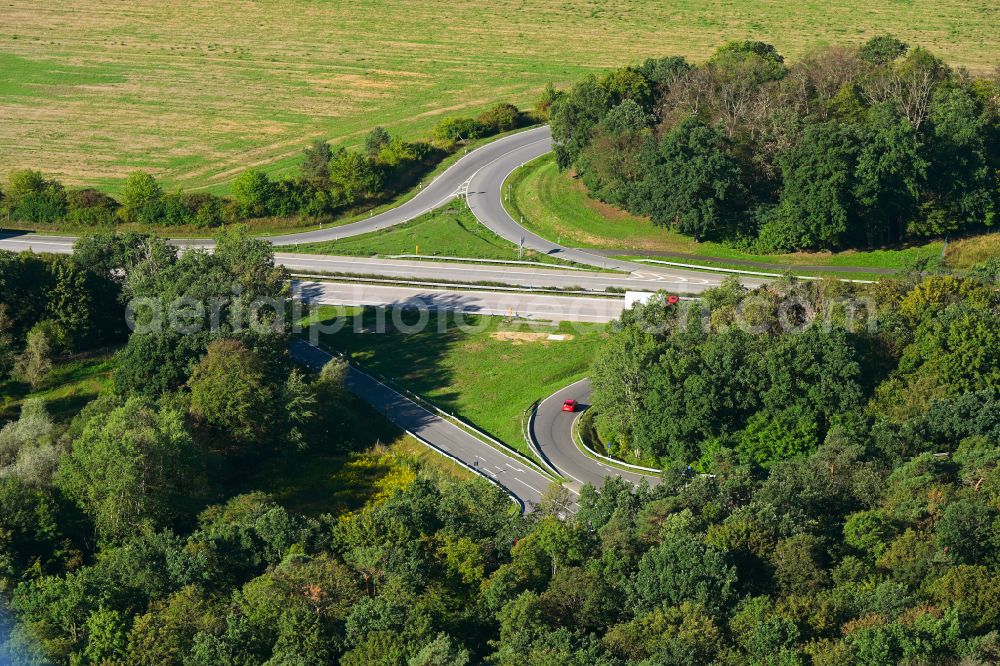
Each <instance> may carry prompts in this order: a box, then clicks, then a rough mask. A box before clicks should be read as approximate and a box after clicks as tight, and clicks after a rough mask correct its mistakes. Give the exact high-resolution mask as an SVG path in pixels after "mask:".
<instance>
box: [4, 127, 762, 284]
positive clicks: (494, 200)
mask: <svg viewBox="0 0 1000 666" xmlns="http://www.w3.org/2000/svg"><path fill="white" fill-rule="evenodd" d="M551 137H552V135H551V131H550V130H549V128H548V127H538V128H535V129H531V130H527V131H524V132H520V133H517V134H512V135H510V136H507V137H504V138H502V139H498V140H496V141H493V142H491V143H488V144H486V145H485V146H482V147H480V148H477V149H476V150H474V151H472V152H471V153H469V154H468V155H466V156H464V157H463V158H461V159H460V160H458V161H457V162H456V163H455V164H453V165H452V166H451V167H449V168H448V169H447V170H445V171H444V173H442V174H441V175H439V176H438V177H437V178H435V179H434V180H433V181H432V182H431V183H430V184H428V185H427V187H425V188H424V189H423V190H421V191H420V192H419V193H417V194H416V195H415V196H414V197H413V198H412V199H410V200H409V201H407V202H405V203H403V204H400V205H399V206H398V207H396V208H393V209H391V210H388V211H386V212H384V213H381V214H379V215H376V216H374V217H371V218H369V219H365V220H361V221H359V222H355V223H352V224H346V225H342V226H339V227H330V228H327V229H319V230H315V231H307V232H301V233H292V234H285V235H281V236H271V237H265V238H264V240H267V241H269V242H270V243H272V244H274V245H276V246H286V247H287V246H293V245H298V244H302V243H313V242H318V241H329V240H336V239H340V238H346V237H350V236H357V235H359V234H364V233H370V232H372V231H377V230H380V229H385V228H387V227H390V226H393V225H397V224H400V223H403V222H406V221H409V220H411V219H413V218H415V217H417V216H419V215H421V214H423V213H425V212H427V211H429V210H432V209H434V208H436V207H438V206H440V205H442V204H444V203H447V202H448V201H449V200H451V199H453V198H455V197H456V196H460V195H461V194H462V193H463V192H467V195H468V201H469V205H470V207H471V208H472V210H473V212H474V213H475V215H476V217H477V218H478V219H479V220H480V222H482V223H483V224H484V225H485V226H487V227H489V228H490V229H492V230H493V231H495V232H496V233H498V234H499V235H500V236H502V237H504V238H506V239H508V240H510V241H511V242H514V243H519V242H520V240H521V238H522V237H523V238H524V240H525V246H526V247H528V248H531V249H535V250H538V251H542V252H546V253H549V254H551V255H553V256H557V257H560V258H563V259H566V260H568V261H573V262H576V263H579V264H583V265H590V266H595V267H599V268H612V269H618V270H622V271H625V272H626V273H631V275H624V276H622V275H619V276H615V275H614V274H610V273H607V274H603V275H601V274H589V275H587V274H584V275H580V274H579V273H577V275H579V279H578V280H573V279H572V278H569V277H564V278H557V277H555V275H554V274H552V273H551V272H543V273H540V274H538V275H537V276H530V271H528V272H527V273H526V271H525V270H523V269H514V268H505V267H492V266H478V267H475V266H472V265H456V264H454V263H452V264H443V263H438V264H437V265H436V266H433V265H432V266H428V265H427V264H423V263H422V262H420V261H413V262H399V261H397V260H392V259H374V258H371V259H352V258H346V257H323V256H321V255H300V254H289V253H279V254H278V257H277V260H278V261H279V262H280V263H283V264H284V265H286V266H287V267H288V268H290V269H292V270H326V271H330V272H347V273H355V274H357V273H362V272H364V273H369V274H381V275H390V274H391V275H392V276H394V277H401V278H410V279H421V277H422V276H424V275H426V274H427V272H428V271H434V272H437V273H438V275H439V276H440V275H442V274H445V275H448V276H449V277H450V278H452V279H454V280H456V281H479V280H486V281H498V282H503V281H509V282H508V283H509V284H518V285H523V286H535V287H538V286H584V287H585V288H588V289H603V288H604V287H607V286H612V287H622V288H625V289H633V290H648V289H650V285H649V284H645V283H650V282H654V283H656V284H655V287H654V289H667V290H670V291H677V292H681V293H698V292H700V291H703V290H704V289H706V288H709V287H712V286H715V285H717V284H718V283H719V282H720V281H721V279H722V277H721V276H717V275H713V274H711V273H707V272H700V271H691V270H677V269H669V268H666V267H661V266H656V267H651V266H648V265H644V264H638V263H634V262H626V261H619V260H615V259H611V258H607V257H601V256H599V255H597V254H593V253H590V252H586V251H584V250H576V249H570V248H563V247H561V246H559V245H557V244H555V243H552V242H550V241H547V240H545V239H543V238H540V237H539V236H536V235H534V234H532V233H530V232H528V231H526V230H525V229H523V228H522V227H520V225H518V224H516V223H515V222H514V220H512V219H511V218H510V216H509V215H508V214H507V212H506V211H505V210H504V208H503V205H502V202H501V201H500V197H501V191H502V187H503V180H504V179H505V178H506V176H507V175H508V174H509V173H510V172H511V171H512V170H513V169H514V168H516V167H518V166H520V165H521V164H522V163H523V162H527V161H528V160H530V159H534V158H535V157H538V156H540V155H543V154H545V153H546V152H548V151H549V150H551V144H552V138H551ZM75 240H76V239H75V238H73V237H71V236H45V235H37V234H28V233H22V232H3V233H0V249H6V250H11V251H14V252H19V251H24V250H28V249H31V250H33V251H35V252H51V253H69V252H72V246H73V242H74V241H75ZM170 242H171V243H173V244H175V245H177V246H179V247H187V248H210V247H212V245H213V244H214V241H212V240H208V239H174V240H171V241H170ZM351 264H354V265H353V266H352V265H351ZM445 266H447V268H445ZM541 270H543V271H544V270H545V269H541ZM552 270H553V269H549V271H552ZM566 272H567V273H570V272H571V271H566ZM542 277H544V278H545V279H546V280H547V281H548V284H542V283H540V280H541V279H542ZM583 281H586V284H584V283H583ZM743 281H744V283H745V284H747V285H748V286H756V285H758V284H761V283H762V281H761V280H751V279H744V280H743Z"/></svg>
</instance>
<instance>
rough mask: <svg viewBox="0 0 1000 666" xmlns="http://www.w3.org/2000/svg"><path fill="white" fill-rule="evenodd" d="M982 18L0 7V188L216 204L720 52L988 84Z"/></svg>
mask: <svg viewBox="0 0 1000 666" xmlns="http://www.w3.org/2000/svg"><path fill="white" fill-rule="evenodd" d="M997 19H998V6H997V4H996V3H995V2H993V0H900V1H895V2H889V3H870V2H863V1H861V0H844V1H843V2H839V3H805V4H803V3H793V2H790V1H789V0H765V1H763V2H760V1H754V2H751V1H750V0H725V1H722V2H715V3H704V2H698V1H696V0H679V1H677V2H670V3H664V2H661V1H659V0H582V1H578V2H566V1H565V0H499V1H498V2H491V3H480V2H458V3H455V2H442V1H440V0H373V1H371V2H315V1H314V0H283V1H280V2H279V1H278V0H262V1H259V2H247V1H246V0H212V1H211V2H209V1H208V0H192V1H191V2H186V3H177V2H150V1H149V0H145V1H141V2H136V3H114V4H107V3H93V2H83V0H63V1H62V2H58V3H38V2H33V1H31V0H9V1H8V2H6V3H5V5H4V11H3V21H0V117H2V118H3V119H4V121H3V122H2V123H0V146H3V150H2V151H0V180H2V179H3V177H4V176H5V174H6V173H7V171H9V170H10V169H11V168H17V167H32V168H37V169H40V170H42V171H44V172H46V173H48V174H51V175H53V176H57V177H59V178H62V179H64V180H65V181H66V182H67V183H70V184H97V185H101V186H104V187H106V188H108V189H109V190H111V191H114V190H115V189H116V188H117V187H118V184H119V181H120V179H121V178H122V177H123V176H124V175H125V174H127V173H128V172H130V171H132V170H134V169H139V168H142V169H148V170H150V171H152V172H154V173H155V174H156V175H157V176H159V177H161V178H162V179H163V180H164V182H165V183H166V184H167V185H168V187H169V188H174V187H179V186H183V187H187V188H194V187H199V188H208V189H211V190H213V191H224V190H225V187H226V184H227V183H228V182H229V180H230V179H231V178H232V177H233V176H234V175H235V174H237V173H239V172H240V171H241V170H243V169H245V168H247V167H250V166H259V167H264V168H266V169H267V170H269V171H271V172H272V173H281V172H287V171H288V170H290V169H291V168H292V167H293V166H294V165H295V164H296V163H297V160H298V159H299V155H300V154H301V150H302V148H303V147H304V146H305V145H307V144H308V142H309V141H310V140H312V139H314V138H332V139H334V140H336V141H343V142H347V143H356V142H358V141H359V140H360V138H361V137H362V136H363V134H364V133H365V132H367V131H368V130H369V129H370V128H371V127H372V126H373V125H376V124H384V125H386V126H388V127H390V128H391V129H393V130H396V131H400V132H402V133H403V134H404V135H405V136H406V137H408V138H414V137H418V136H425V135H427V134H428V132H429V130H430V128H431V127H432V126H433V125H434V124H435V123H436V122H437V121H438V120H439V119H440V118H441V117H443V116H446V115H448V114H458V113H473V112H476V111H478V110H481V109H484V108H485V107H487V106H488V105H490V104H491V103H494V102H496V101H501V100H505V101H512V102H514V103H517V104H520V105H527V104H529V103H530V102H531V101H533V100H534V99H535V98H536V97H537V96H538V93H539V91H540V90H541V88H542V87H543V86H544V85H545V83H546V82H548V81H554V82H556V83H557V84H564V85H565V84H569V83H571V82H573V81H574V80H576V79H578V78H579V77H580V76H581V75H582V74H584V73H586V72H588V71H600V70H605V69H609V68H612V67H616V66H621V65H624V64H628V63H632V62H637V61H641V60H642V59H644V58H646V57H650V56H661V55H669V54H675V53H676V54H682V55H686V56H688V57H690V58H692V59H694V60H700V59H704V58H705V57H706V56H708V55H709V54H710V53H711V52H712V51H713V50H714V49H715V48H717V47H718V46H719V45H720V44H721V43H723V42H725V41H726V40H730V39H742V38H752V39H761V40H765V41H768V42H771V43H774V44H775V45H776V46H777V47H778V49H779V50H780V51H782V52H783V53H784V54H785V55H786V56H788V57H789V58H790V59H792V60H794V59H795V58H796V57H798V56H800V55H802V54H803V53H804V52H805V51H807V50H808V49H809V48H812V47H814V46H817V45H821V44H827V43H834V42H836V43H844V44H860V43H861V42H863V41H864V40H865V39H867V38H868V37H870V36H872V35H874V34H878V33H881V32H884V31H891V32H894V33H896V34H898V35H899V36H900V37H901V38H903V39H904V40H906V41H908V42H910V43H912V44H920V45H923V46H926V47H928V48H930V49H931V50H933V51H934V52H936V53H937V54H938V55H940V56H942V57H943V58H944V59H945V60H946V61H948V62H949V63H951V64H952V65H956V66H966V67H968V68H969V69H971V70H973V71H975V72H987V71H989V70H991V69H992V67H993V66H994V65H995V60H996V54H997V52H998V51H1000V40H998V33H997V31H996V30H995V28H991V27H990V26H996V25H997V23H998V20H997Z"/></svg>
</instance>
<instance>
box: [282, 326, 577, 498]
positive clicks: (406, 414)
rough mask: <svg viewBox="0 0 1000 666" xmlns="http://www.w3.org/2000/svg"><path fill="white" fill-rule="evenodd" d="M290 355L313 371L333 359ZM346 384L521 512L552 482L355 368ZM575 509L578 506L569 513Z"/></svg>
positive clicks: (306, 348)
mask: <svg viewBox="0 0 1000 666" xmlns="http://www.w3.org/2000/svg"><path fill="white" fill-rule="evenodd" d="M291 353H292V356H293V357H294V358H295V359H296V360H297V361H299V362H300V363H302V364H303V365H306V366H308V367H310V368H313V369H314V370H319V369H321V368H322V367H323V366H324V365H326V363H328V362H329V361H330V360H331V359H332V358H333V356H331V355H330V354H329V353H327V352H326V351H324V350H322V349H320V348H318V347H314V346H312V345H310V344H308V343H307V342H305V341H303V340H296V341H294V342H293V343H292V348H291ZM346 384H347V388H348V390H349V391H351V393H353V394H355V395H356V396H358V397H359V398H361V399H362V400H364V401H365V402H367V403H368V404H370V405H371V406H372V407H374V408H375V409H376V410H378V411H379V412H380V413H382V414H384V415H385V416H386V418H387V419H389V421H391V422H392V423H394V424H395V425H396V426H398V427H399V428H401V429H402V430H404V431H406V432H407V433H409V434H410V435H412V436H413V437H414V438H416V439H417V440H419V441H421V442H422V443H423V444H425V445H426V446H429V447H431V448H432V449H435V450H437V451H438V452H440V453H443V454H444V455H446V456H447V457H449V458H451V459H453V460H456V461H458V462H459V463H460V464H461V465H463V466H464V467H466V468H468V469H469V470H471V471H473V472H476V473H477V474H479V475H481V476H484V477H486V478H487V479H489V480H490V481H492V482H493V483H495V484H497V485H499V486H501V487H502V488H504V489H505V490H506V491H507V492H508V493H510V495H511V496H512V497H513V498H514V499H515V500H516V501H517V502H518V503H519V504H520V505H521V508H522V510H526V511H530V510H531V509H532V508H534V507H536V506H538V504H539V502H540V501H541V499H542V497H543V496H544V494H545V491H546V490H547V489H548V487H549V485H550V484H551V483H552V482H553V481H552V479H551V478H549V477H548V476H546V475H544V474H541V473H540V472H537V471H535V470H534V469H533V468H532V467H531V466H530V465H527V464H525V463H524V462H522V461H520V460H518V459H516V458H514V457H513V456H508V455H506V454H504V453H502V452H501V451H499V450H497V449H495V448H493V447H492V446H489V445H487V444H486V443H484V442H483V441H482V440H480V439H479V438H477V437H475V436H474V435H472V434H471V433H469V432H467V431H465V430H463V429H462V428H460V427H458V426H457V425H455V424H454V423H452V422H451V421H448V420H447V419H444V418H442V417H440V416H438V415H437V414H434V413H433V412H431V411H429V410H428V409H426V408H424V407H423V406H421V405H419V404H417V403H416V402H414V401H413V400H411V399H409V398H407V397H406V396H404V395H403V394H401V393H399V392H398V391H395V390H394V389H392V388H390V387H389V386H386V385H385V384H383V383H382V382H380V381H379V380H377V379H375V378H374V377H372V376H371V375H369V374H367V373H365V372H362V371H361V370H359V369H357V368H355V367H354V366H351V367H350V368H349V370H348V371H347V377H346ZM575 509H576V505H575V503H574V504H573V505H572V506H571V507H570V510H571V511H574V510H575Z"/></svg>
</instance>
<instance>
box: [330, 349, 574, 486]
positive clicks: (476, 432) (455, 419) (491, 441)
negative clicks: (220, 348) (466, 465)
mask: <svg viewBox="0 0 1000 666" xmlns="http://www.w3.org/2000/svg"><path fill="white" fill-rule="evenodd" d="M326 351H327V352H328V353H329V354H331V355H333V356H336V357H338V358H341V359H343V360H344V361H346V362H347V364H348V365H350V366H351V367H352V368H354V369H355V370H357V371H359V372H361V373H363V374H365V375H368V376H369V377H371V378H372V379H374V380H376V381H378V382H381V383H382V384H384V385H385V386H388V387H389V388H391V389H392V390H393V391H395V392H396V393H398V394H400V395H402V396H403V397H405V398H408V399H410V400H412V401H413V402H415V403H417V404H418V405H420V406H421V407H423V408H424V409H426V410H428V411H431V412H435V413H436V414H437V415H438V416H441V417H443V418H446V419H449V420H451V422H452V423H453V424H454V425H455V426H456V427H459V428H462V429H463V430H466V431H468V432H469V434H470V435H472V436H473V437H477V438H479V439H481V440H484V443H485V444H487V445H488V446H492V447H493V448H496V449H499V450H500V451H501V452H502V453H503V454H505V455H509V456H511V457H513V458H516V459H518V460H519V461H521V462H523V463H524V464H526V465H529V466H531V467H532V469H534V470H535V471H536V472H538V473H539V474H541V475H542V476H545V477H551V476H552V475H551V474H550V473H549V472H548V471H546V470H545V469H542V467H541V466H539V465H538V463H536V462H535V461H534V460H532V459H531V458H528V457H527V456H525V455H524V454H523V453H521V452H520V451H518V450H516V449H514V448H512V447H510V446H508V445H507V444H504V443H503V442H501V441H500V440H498V439H496V438H495V437H492V436H491V435H488V434H487V433H485V432H483V431H482V430H480V429H479V428H477V427H476V426H474V425H473V424H471V423H469V422H468V421H466V420H465V419H463V418H462V417H460V416H458V415H456V414H452V413H450V412H446V411H445V410H443V409H441V408H440V407H438V406H437V405H435V404H434V403H433V402H432V401H431V400H429V399H427V398H425V397H424V396H422V395H420V394H418V393H414V392H413V391H411V390H409V389H408V388H406V387H405V386H401V385H400V384H399V383H397V382H396V381H394V380H393V379H391V378H389V377H386V376H385V375H382V374H381V373H379V372H377V371H375V370H372V369H371V368H368V367H366V366H364V365H362V364H361V363H358V362H357V361H355V360H354V359H352V358H350V357H349V356H348V355H347V354H344V353H343V352H341V351H337V350H326ZM421 441H422V440H421ZM470 469H471V468H470ZM553 480H555V479H553Z"/></svg>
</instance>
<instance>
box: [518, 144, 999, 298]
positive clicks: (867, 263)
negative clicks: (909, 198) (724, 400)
mask: <svg viewBox="0 0 1000 666" xmlns="http://www.w3.org/2000/svg"><path fill="white" fill-rule="evenodd" d="M507 185H508V186H509V191H510V199H509V201H508V202H507V204H506V205H507V207H508V209H509V210H510V212H511V215H512V216H513V217H514V219H520V218H521V217H523V219H524V225H525V226H526V227H528V228H529V229H531V230H532V231H534V232H535V233H537V234H539V235H540V236H543V237H545V238H548V239H549V240H554V241H556V242H559V243H562V244H566V245H573V246H577V247H583V248H594V249H621V250H623V252H622V255H623V256H625V255H627V256H630V257H644V258H658V259H664V260H668V261H670V260H671V259H670V258H669V257H656V256H653V255H652V254H648V253H656V252H676V253H682V254H686V255H692V256H693V257H694V258H679V259H676V261H679V262H682V263H704V265H705V266H706V267H709V268H711V267H725V268H742V269H745V270H761V271H763V272H781V271H780V270H777V271H775V270H774V269H771V270H768V269H764V268H754V267H753V266H739V265H736V264H728V263H726V260H736V261H749V262H759V263H765V264H780V265H783V266H787V267H788V268H789V269H791V270H793V271H795V272H796V273H801V274H803V275H807V274H811V275H822V274H823V273H822V272H821V271H816V270H796V267H797V266H811V267H821V266H830V267H850V268H856V269H858V270H857V271H856V273H858V274H860V275H856V274H855V271H851V272H850V274H846V273H839V274H837V275H839V277H843V278H852V279H872V278H871V277H870V276H872V275H875V273H871V272H869V273H868V274H867V275H868V276H869V277H864V275H865V270H864V269H866V268H867V269H889V270H903V269H906V268H907V267H909V266H911V265H913V264H914V263H915V262H917V261H920V260H925V259H933V258H935V257H940V256H941V255H942V252H944V251H945V246H944V243H943V242H941V241H932V242H929V243H925V244H922V245H914V246H910V247H902V248H898V249H881V250H869V251H859V250H847V251H844V252H836V253H833V252H796V253H790V254H774V255H764V254H752V253H748V252H742V251H740V250H736V249H733V248H730V247H726V246H725V245H721V244H719V243H713V242H702V243H696V242H695V241H694V240H692V239H691V238H690V237H688V236H685V235H683V234H680V233H678V232H676V231H673V230H669V229H664V228H662V227H657V226H655V225H653V223H652V222H651V221H650V220H649V219H647V218H643V217H637V216H635V215H631V214H629V213H626V212H624V211H622V210H619V209H617V208H615V207H613V206H609V205H607V204H604V203H601V202H599V201H597V200H595V199H592V198H590V197H589V196H588V195H587V192H586V188H585V187H584V186H583V184H582V183H581V182H580V181H579V180H577V179H574V178H572V177H571V176H569V175H567V174H565V173H560V172H559V170H558V168H557V167H556V163H555V159H554V157H553V156H552V155H551V154H549V155H545V156H543V157H541V158H539V159H537V160H534V161H533V162H529V163H528V164H527V165H525V166H524V168H521V169H518V170H517V171H515V172H514V173H513V174H512V175H511V176H510V178H508V180H507ZM505 191H506V190H505ZM992 236H996V234H993V235H992ZM978 238H986V239H988V238H990V236H984V237H978ZM963 243H964V247H965V250H964V253H963V254H965V255H967V256H978V255H981V254H986V253H989V252H993V253H994V254H993V255H992V256H997V255H998V254H1000V247H998V246H1000V241H998V240H996V239H993V240H992V241H986V242H978V241H977V238H970V239H967V240H965V241H956V242H954V243H951V244H949V246H948V247H949V251H952V248H953V247H954V246H958V247H957V248H956V249H955V250H954V252H958V251H959V248H962V247H963ZM644 253H645V254H644ZM700 258H703V259H700ZM830 275H834V274H833V273H830ZM875 279H877V278H875Z"/></svg>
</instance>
